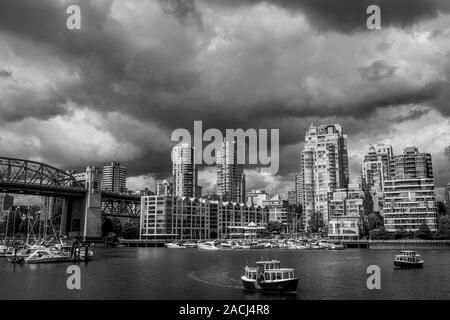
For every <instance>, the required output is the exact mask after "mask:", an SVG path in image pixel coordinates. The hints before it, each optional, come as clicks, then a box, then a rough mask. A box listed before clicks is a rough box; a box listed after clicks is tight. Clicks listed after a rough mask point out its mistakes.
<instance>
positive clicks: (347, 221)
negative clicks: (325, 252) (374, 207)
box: [328, 216, 359, 241]
mask: <svg viewBox="0 0 450 320" xmlns="http://www.w3.org/2000/svg"><path fill="white" fill-rule="evenodd" d="M328 237H329V238H330V240H333V241H339V240H358V239H359V218H358V217H345V216H344V217H339V218H331V219H330V222H329V224H328Z"/></svg>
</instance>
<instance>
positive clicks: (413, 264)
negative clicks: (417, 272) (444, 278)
mask: <svg viewBox="0 0 450 320" xmlns="http://www.w3.org/2000/svg"><path fill="white" fill-rule="evenodd" d="M394 267H396V268H405V269H414V268H422V267H423V261H420V262H406V261H395V260H394Z"/></svg>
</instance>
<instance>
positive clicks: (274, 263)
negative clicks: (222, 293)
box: [241, 260, 298, 293]
mask: <svg viewBox="0 0 450 320" xmlns="http://www.w3.org/2000/svg"><path fill="white" fill-rule="evenodd" d="M241 280H242V285H243V286H244V289H245V290H250V291H262V292H272V293H288V292H296V291H297V286H298V278H296V277H295V276H294V269H292V268H281V267H280V261H278V260H270V261H258V262H256V267H248V266H246V267H245V275H244V276H242V277H241Z"/></svg>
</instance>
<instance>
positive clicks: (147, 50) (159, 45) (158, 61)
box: [0, 0, 449, 179]
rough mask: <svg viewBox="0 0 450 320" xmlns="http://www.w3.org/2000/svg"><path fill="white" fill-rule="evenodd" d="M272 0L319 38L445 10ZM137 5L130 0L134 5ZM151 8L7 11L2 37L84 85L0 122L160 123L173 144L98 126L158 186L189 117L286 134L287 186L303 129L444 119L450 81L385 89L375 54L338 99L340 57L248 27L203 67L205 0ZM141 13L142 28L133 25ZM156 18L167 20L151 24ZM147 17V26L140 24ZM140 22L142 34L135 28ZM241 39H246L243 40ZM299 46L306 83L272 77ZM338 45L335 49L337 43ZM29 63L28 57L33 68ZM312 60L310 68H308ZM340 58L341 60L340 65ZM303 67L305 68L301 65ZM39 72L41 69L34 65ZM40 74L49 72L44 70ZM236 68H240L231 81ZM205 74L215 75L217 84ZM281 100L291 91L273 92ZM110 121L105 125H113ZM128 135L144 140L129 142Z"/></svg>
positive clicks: (71, 84) (27, 97) (22, 7)
mask: <svg viewBox="0 0 450 320" xmlns="http://www.w3.org/2000/svg"><path fill="white" fill-rule="evenodd" d="M268 2H269V3H272V4H274V5H276V6H279V7H282V8H285V9H288V10H290V11H292V12H294V13H295V14H297V13H300V14H305V15H306V18H307V19H308V21H309V23H310V24H312V25H313V26H314V27H316V28H318V29H319V30H324V31H326V30H330V31H340V32H351V31H355V30H365V21H366V18H367V14H366V12H365V9H366V8H367V6H368V5H369V4H379V5H380V6H381V9H382V26H383V27H384V28H385V27H387V26H389V25H394V26H400V27H408V26H411V25H412V24H414V23H416V22H417V21H420V20H423V19H426V18H430V17H434V16H435V15H436V14H437V13H438V12H447V10H448V5H447V2H446V1H437V0H434V1H419V0H414V1H409V2H407V4H408V6H407V7H406V5H405V1H402V2H400V1H398V0H391V1H383V2H380V1H376V0H374V1H365V0H364V1H359V0H358V1H357V0H352V1H341V2H340V1H331V0H329V1H323V0H311V1H306V0H303V1H281V0H279V1H277V0H273V1H268ZM118 3H119V2H116V4H118ZM141 3H142V2H138V1H136V2H131V4H132V5H131V6H133V5H134V4H136V5H139V4H141ZM148 3H151V4H155V3H156V4H157V5H159V6H160V8H161V10H162V11H161V12H162V13H159V12H158V13H157V14H158V15H159V16H158V17H144V18H142V16H144V15H145V14H146V13H147V12H144V11H142V12H141V11H140V10H141V8H138V9H136V10H135V11H133V12H131V13H130V14H129V16H126V14H128V13H127V12H119V15H120V14H122V13H123V14H124V15H125V16H124V17H117V15H115V14H113V13H114V12H113V2H112V1H70V3H69V2H64V1H61V2H58V1H50V0H41V1H35V0H19V1H3V2H1V3H0V34H3V33H4V34H7V35H8V36H11V37H15V38H17V39H20V40H22V41H26V42H29V43H32V44H33V46H34V48H30V51H34V50H36V55H49V56H51V57H53V58H54V59H55V60H56V61H59V62H61V63H62V65H63V67H65V68H67V70H66V72H67V74H69V75H70V76H73V75H76V77H75V76H74V78H79V80H77V81H70V80H64V81H54V83H52V86H46V87H45V88H44V89H42V90H33V89H32V88H26V90H25V89H24V90H21V91H20V94H17V96H13V98H12V99H11V100H10V101H9V102H8V104H7V103H5V102H3V101H0V106H2V108H1V111H0V118H1V119H3V121H6V122H17V121H20V120H21V119H24V118H30V117H33V118H38V119H47V118H51V117H54V116H55V115H58V114H66V113H67V112H68V110H67V108H65V107H64V106H63V105H64V103H66V102H68V101H71V102H74V103H75V104H77V105H79V106H83V107H84V106H86V107H88V108H89V109H90V110H95V111H98V112H100V113H103V114H107V113H109V112H112V111H116V112H119V113H121V114H123V115H124V117H130V118H132V119H136V120H137V121H139V122H142V124H141V125H143V126H146V125H148V126H152V125H154V124H157V125H158V126H159V127H160V128H161V129H165V130H167V133H166V132H165V131H164V134H165V135H167V137H166V138H167V146H164V147H162V146H159V145H158V146H156V145H155V143H154V136H155V135H152V134H149V133H148V132H141V131H139V130H138V129H136V128H135V127H134V125H135V124H133V123H132V124H125V125H124V124H121V123H117V124H116V123H113V124H111V125H108V124H102V128H101V129H102V130H105V131H107V132H108V133H111V135H112V136H113V137H114V138H115V139H116V140H120V141H121V142H124V143H130V144H133V145H135V146H137V147H138V148H139V149H140V150H142V153H141V154H140V156H139V157H138V158H136V159H134V160H130V161H128V162H127V163H126V165H127V167H128V172H129V174H130V175H138V174H141V173H146V172H148V171H151V172H154V173H156V174H157V175H158V177H161V178H162V177H164V175H168V174H170V153H169V152H168V150H169V147H168V146H169V145H170V142H169V141H168V140H169V138H170V135H169V134H168V133H170V131H171V130H173V129H175V128H187V129H189V130H192V126H193V121H194V120H202V121H203V125H204V130H206V129H207V128H219V129H221V130H224V129H226V128H243V129H247V128H255V129H259V128H264V129H265V128H269V129H270V128H280V143H281V145H282V146H283V147H284V148H283V150H281V153H282V157H281V171H280V175H281V176H282V177H284V178H286V177H290V175H291V173H292V172H293V171H296V170H297V163H298V161H297V160H298V159H297V156H298V152H299V150H300V149H299V146H298V143H299V142H300V141H301V140H302V139H303V137H304V129H305V128H306V127H307V126H309V124H310V121H311V122H314V123H320V122H322V121H324V119H326V121H327V122H334V121H335V122H338V121H339V122H342V123H345V128H346V131H348V132H351V133H358V132H360V131H363V130H365V127H364V125H360V124H361V123H364V122H365V121H367V119H370V117H371V116H372V115H373V114H374V113H375V112H377V110H379V109H380V108H389V107H391V106H393V105H401V104H414V103H422V102H430V101H431V102H433V103H434V104H435V105H436V108H439V109H440V110H441V112H443V113H444V112H447V114H448V101H449V100H448V99H447V96H446V93H445V92H446V90H445V89H446V87H447V86H448V82H445V81H444V82H438V83H436V82H431V83H424V84H421V85H416V86H412V85H410V86H409V87H408V86H403V83H402V79H400V80H399V81H398V82H389V83H387V84H385V81H391V80H392V79H393V78H396V77H397V76H396V70H397V68H398V67H397V66H395V65H391V64H390V63H388V62H387V61H385V60H381V59H379V57H377V58H376V59H373V60H371V61H370V60H369V61H367V60H365V62H364V63H362V64H358V62H355V64H356V65H353V66H348V68H346V69H345V70H344V71H342V72H348V73H349V74H352V75H353V76H354V77H355V78H357V81H360V78H361V79H362V80H364V81H362V83H360V84H358V85H356V86H355V87H349V88H344V89H342V90H340V91H339V89H341V88H339V85H340V84H341V82H342V80H340V79H339V78H336V79H335V78H333V72H331V71H332V70H330V72H329V73H330V76H328V74H326V73H327V72H328V70H327V68H330V69H331V68H332V67H333V66H332V65H331V64H326V63H325V62H327V60H328V59H334V60H333V61H337V63H338V64H339V63H341V62H340V61H338V60H337V59H335V57H334V56H333V53H330V54H329V55H325V56H323V57H322V59H323V62H324V63H323V65H322V63H321V62H320V61H319V62H317V61H314V59H313V58H314V56H315V55H316V54H317V52H314V51H312V49H311V47H314V44H311V43H308V42H307V41H306V42H305V44H304V46H303V42H302V39H301V36H297V37H292V38H290V37H287V38H286V39H281V40H279V39H277V36H274V35H271V34H264V36H263V37H262V39H263V40H261V41H259V42H258V41H255V42H252V40H253V39H252V38H251V37H252V34H251V31H252V30H245V28H244V27H243V30H239V31H242V32H236V34H237V35H235V36H236V37H237V39H232V40H233V41H230V43H231V45H230V47H233V46H234V45H236V44H239V43H244V45H243V46H242V47H237V49H235V51H233V48H231V49H230V51H229V52H226V53H225V55H226V57H222V56H220V55H217V56H213V59H212V60H213V61H208V60H202V59H204V52H205V51H206V45H205V44H197V42H199V43H202V41H203V42H204V43H208V42H209V41H210V40H211V39H212V38H214V36H216V34H215V32H216V30H212V29H214V28H210V29H206V27H205V25H206V23H205V24H203V20H202V12H201V11H200V7H201V6H200V1H194V0H186V1H182V0H171V1H158V2H148ZM215 3H216V4H217V5H219V6H228V7H230V6H233V7H235V8H238V9H239V8H240V7H241V6H244V5H249V4H257V3H258V4H259V3H262V2H261V1H256V0H253V1H252V0H250V1H239V2H237V1H220V2H219V1H217V0H216V1H215ZM68 4H79V5H80V7H81V10H82V29H81V30H77V31H69V30H67V29H66V28H65V23H66V21H65V19H66V18H67V14H66V13H65V8H66V6H67V5H68ZM202 4H203V3H202ZM204 4H205V5H206V6H209V5H210V2H209V1H204ZM147 9H148V8H147ZM151 9H152V10H153V7H152V8H151ZM116 10H117V9H116ZM127 10H128V9H127ZM130 10H132V9H130ZM116 13H117V12H116ZM133 14H134V15H133ZM137 16H139V18H142V19H137V18H136V17H137ZM154 18H158V19H160V21H158V23H156V22H155V24H154V25H151V23H152V19H154ZM146 19H148V20H149V22H148V23H150V25H146V24H145V23H144V24H143V25H139V24H138V22H139V23H141V20H142V21H145V20H146ZM249 19H250V18H249ZM134 20H136V24H137V25H136V26H135V25H133V23H134V22H135V21H134ZM210 23H211V22H210ZM130 25H131V26H130ZM209 27H211V26H209ZM257 31H259V30H257ZM308 31H309V30H308ZM245 32H249V34H245V35H243V34H244V33H245ZM199 39H200V40H202V41H199ZM299 43H300V45H299ZM383 43H384V46H383V48H384V50H390V48H391V46H392V43H389V45H388V46H386V43H385V42H383ZM298 45H299V46H300V47H301V48H302V49H304V50H305V52H306V54H305V56H304V57H302V59H304V60H305V61H306V62H303V63H305V64H306V65H307V66H306V67H305V68H304V70H303V69H301V68H299V69H295V67H296V64H297V61H296V60H292V61H288V67H287V68H286V69H284V70H283V72H284V73H289V71H291V70H290V69H292V70H293V71H291V72H292V73H295V74H299V75H300V76H298V77H297V76H291V77H287V79H285V78H284V75H282V76H280V75H278V77H275V76H273V74H275V73H276V71H277V68H278V67H279V65H280V60H281V58H280V57H283V54H285V53H289V51H290V50H294V49H296V48H297V47H296V46H298ZM338 45H340V44H339V43H336V46H338ZM350 45H351V43H350ZM13 47H14V46H13ZM22 54H23V52H17V55H22ZM299 54H300V53H299ZM31 56H32V54H31V53H30V58H29V59H30V61H31V60H32V58H31ZM230 56H231V57H232V58H233V59H230V60H229V61H228V60H227V59H226V58H227V57H230ZM310 57H312V58H311V61H309V60H307V59H309V58H310ZM224 58H225V59H224ZM338 58H339V57H338ZM342 58H343V60H345V57H342ZM299 60H300V59H299ZM230 61H231V62H230ZM301 62H302V61H298V63H299V64H300V63H301ZM342 62H343V63H344V62H346V61H342ZM35 63H36V64H39V63H41V62H40V61H38V60H37V59H36V62H35ZM213 63H217V64H218V65H219V67H220V66H221V64H223V65H224V66H225V67H224V68H223V69H224V70H219V71H217V69H220V68H219V67H210V64H213ZM42 69H44V70H45V65H44V66H43V67H42ZM229 69H233V70H234V69H235V70H236V71H235V72H234V73H230V74H231V76H229V74H228V73H227V72H228V70H229ZM2 70H3V69H0V77H10V76H11V74H9V75H8V74H7V71H6V69H5V72H3V73H2ZM44 72H45V71H44ZM220 72H222V73H223V74H221V73H220ZM321 72H322V73H321ZM340 72H341V70H337V71H334V73H335V74H336V73H338V74H340ZM209 73H214V74H213V76H210V74H209ZM216 73H217V75H216ZM303 73H304V74H305V77H303ZM2 74H3V75H2ZM310 74H311V77H310V78H314V79H316V80H317V82H318V83H319V84H318V85H317V86H316V87H315V86H313V89H311V87H309V86H308V81H309V80H311V79H310V78H308V75H310ZM334 76H335V75H334ZM215 77H217V78H215ZM211 79H212V80H211ZM0 80H1V79H0ZM57 80H59V79H57ZM5 81H9V80H5ZM327 81H330V83H331V85H330V88H327V87H326V86H327V85H326V84H325V83H326V82H327ZM0 83H1V81H0ZM291 86H293V87H294V89H291V88H290V87H291ZM333 86H336V87H338V90H337V91H339V92H338V93H337V94H336V95H337V98H336V99H334V97H333V96H330V97H326V98H324V96H327V94H328V92H329V91H330V92H331V91H333V89H334V88H333ZM328 89H329V90H328ZM314 90H317V91H314ZM272 91H273V92H272ZM285 91H288V92H290V91H294V93H293V94H291V95H289V94H287V95H284V94H278V93H279V92H285ZM18 92H19V91H18ZM446 99H447V100H446ZM2 103H3V104H2ZM446 108H447V109H446ZM445 110H447V111H445ZM420 112H423V111H414V112H411V113H410V114H408V115H406V116H404V117H399V118H397V121H407V120H409V119H412V118H414V117H419V116H420V115H421V114H420ZM348 119H350V120H348ZM108 121H109V120H105V122H106V123H107V122H108ZM355 123H356V124H355ZM127 127H130V128H132V129H131V130H130V128H127ZM133 130H135V131H136V132H137V133H139V134H136V133H133V132H132V131H133ZM58 152H64V151H63V150H56V149H52V151H51V152H50V151H48V150H47V152H46V154H47V156H49V155H51V156H52V157H53V158H61V159H64V157H59V156H58ZM118 156H120V155H118ZM77 159H78V158H77ZM111 160H114V159H111ZM85 161H86V159H84V158H83V159H82V161H81V160H78V162H79V163H80V167H82V166H83V165H85V164H86V163H85ZM74 162H76V161H74ZM93 164H96V165H101V164H102V163H101V162H94V163H93ZM286 179H287V178H286Z"/></svg>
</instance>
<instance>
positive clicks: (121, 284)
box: [0, 248, 450, 300]
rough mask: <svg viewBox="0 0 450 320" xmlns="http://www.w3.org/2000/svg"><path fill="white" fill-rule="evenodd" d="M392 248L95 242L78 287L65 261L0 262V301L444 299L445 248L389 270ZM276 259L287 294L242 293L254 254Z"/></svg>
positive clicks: (449, 271) (448, 263)
mask: <svg viewBox="0 0 450 320" xmlns="http://www.w3.org/2000/svg"><path fill="white" fill-rule="evenodd" d="M396 252H397V251H396V250H395V251H393V250H368V249H346V250H343V251H305V250H299V251H296V250H292V251H290V250H243V251H225V250H224V251H216V252H207V251H199V250H197V249H166V248H120V249H119V248H116V249H103V248H95V260H94V261H92V262H89V263H87V264H84V263H79V264H78V265H79V266H80V268H81V290H68V289H67V287H66V280H67V277H68V276H69V275H68V274H66V268H67V266H68V265H69V264H53V265H17V266H14V265H13V264H11V263H9V262H8V261H7V260H6V259H4V258H1V260H0V299H244V300H254V299H280V298H282V299H449V298H450V250H420V252H419V253H421V254H422V255H423V257H424V260H425V265H424V268H423V269H417V270H394V269H393V267H392V266H393V264H392V258H393V256H394V254H395V253H396ZM262 255H264V256H266V255H267V256H268V257H269V258H276V259H279V260H281V262H282V265H283V266H285V267H293V268H295V270H296V276H297V277H299V278H300V283H299V288H298V290H297V294H296V295H295V294H294V295H290V296H282V297H280V296H277V295H275V296H274V295H262V294H259V293H247V292H244V291H243V290H242V289H241V287H240V282H239V279H240V276H241V274H242V272H243V271H242V270H243V266H245V265H246V264H247V263H250V264H252V262H254V261H256V260H257V259H260V258H261V256H262ZM372 264H375V265H378V266H380V268H381V290H368V289H367V287H366V280H367V277H368V276H369V275H368V274H366V268H367V267H368V266H369V265H372Z"/></svg>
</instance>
